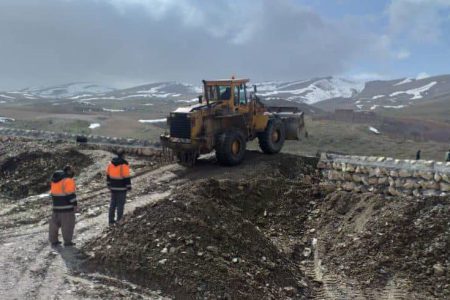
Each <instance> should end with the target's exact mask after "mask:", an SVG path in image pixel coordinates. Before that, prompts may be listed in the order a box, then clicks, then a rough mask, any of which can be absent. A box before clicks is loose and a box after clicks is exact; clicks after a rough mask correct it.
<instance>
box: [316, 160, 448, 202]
mask: <svg viewBox="0 0 450 300" xmlns="http://www.w3.org/2000/svg"><path fill="white" fill-rule="evenodd" d="M318 168H319V169H321V170H322V174H323V175H324V179H325V181H326V184H331V185H333V186H334V187H336V188H338V189H343V190H346V191H354V192H365V191H371V192H376V193H384V194H389V195H413V196H417V197H419V196H436V195H442V196H445V195H450V163H445V162H436V161H426V160H417V161H416V160H401V159H393V158H389V157H375V156H369V157H367V156H350V155H338V154H330V153H322V154H321V157H320V161H319V164H318Z"/></svg>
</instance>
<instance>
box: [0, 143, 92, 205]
mask: <svg viewBox="0 0 450 300" xmlns="http://www.w3.org/2000/svg"><path fill="white" fill-rule="evenodd" d="M91 163H92V161H91V160H90V158H89V157H87V156H86V155H84V154H82V153H80V152H78V151H77V150H75V149H74V148H73V147H72V146H67V145H63V144H54V143H39V144H38V143H35V142H17V141H16V142H14V143H9V142H7V143H5V144H2V152H1V153H0V177H1V178H2V181H1V182H0V194H3V195H5V196H7V197H9V198H13V199H19V198H24V197H27V196H29V195H34V194H40V193H44V192H46V191H48V190H49V188H50V187H49V180H50V177H51V175H52V173H53V172H54V171H55V170H57V169H62V168H63V167H64V165H66V164H71V165H73V166H75V168H76V170H77V171H80V170H81V169H83V168H84V167H85V166H87V165H90V164H91Z"/></svg>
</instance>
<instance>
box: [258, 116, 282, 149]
mask: <svg viewBox="0 0 450 300" xmlns="http://www.w3.org/2000/svg"><path fill="white" fill-rule="evenodd" d="M285 139H286V129H285V128H284V124H283V122H282V121H281V120H280V119H271V120H269V122H268V124H267V128H266V130H265V131H264V132H261V133H260V134H258V141H259V147H260V148H261V150H262V151H263V152H264V153H267V154H275V153H278V152H280V151H281V148H283V145H284V140H285Z"/></svg>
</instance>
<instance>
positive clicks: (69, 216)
mask: <svg viewBox="0 0 450 300" xmlns="http://www.w3.org/2000/svg"><path fill="white" fill-rule="evenodd" d="M59 228H61V232H62V236H63V239H64V243H66V244H67V243H71V242H72V238H73V231H74V228H75V212H74V211H65V212H55V211H54V212H53V213H52V216H51V218H50V222H49V231H48V239H49V241H50V243H52V244H53V243H56V242H57V241H58V233H59Z"/></svg>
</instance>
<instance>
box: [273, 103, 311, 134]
mask: <svg viewBox="0 0 450 300" xmlns="http://www.w3.org/2000/svg"><path fill="white" fill-rule="evenodd" d="M268 110H269V112H271V113H273V114H274V115H275V116H277V117H279V118H280V119H281V120H282V121H283V124H284V128H285V130H286V140H300V136H301V132H302V130H303V128H304V127H305V121H304V115H303V112H302V111H300V110H299V109H298V108H297V107H268Z"/></svg>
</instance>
